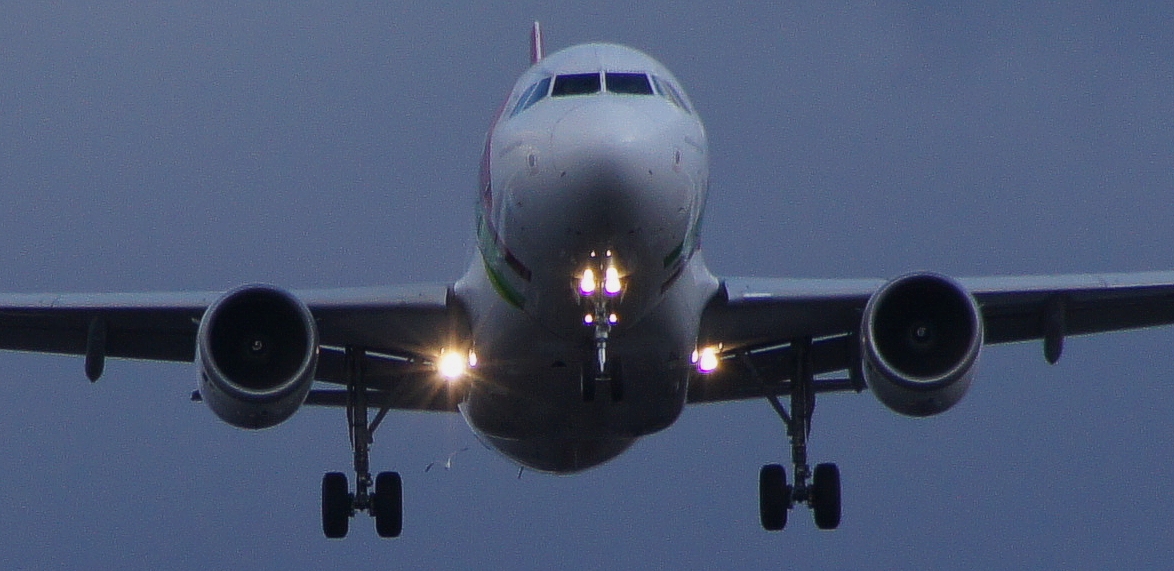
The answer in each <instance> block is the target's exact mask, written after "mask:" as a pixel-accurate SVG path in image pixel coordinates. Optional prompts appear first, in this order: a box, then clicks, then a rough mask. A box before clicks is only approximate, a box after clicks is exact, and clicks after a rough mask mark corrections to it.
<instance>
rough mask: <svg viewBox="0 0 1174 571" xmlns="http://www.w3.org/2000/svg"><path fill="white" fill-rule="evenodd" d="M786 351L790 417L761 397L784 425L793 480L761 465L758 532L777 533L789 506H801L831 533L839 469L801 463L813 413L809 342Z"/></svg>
mask: <svg viewBox="0 0 1174 571" xmlns="http://www.w3.org/2000/svg"><path fill="white" fill-rule="evenodd" d="M791 353H792V355H793V356H794V358H795V368H794V371H793V373H792V375H791V414H788V413H787V409H786V408H785V407H784V406H783V404H782V403H780V402H779V399H778V397H776V396H775V395H768V396H767V397H766V398H767V400H768V401H770V405H771V407H772V408H774V409H775V412H777V413H778V415H779V418H781V419H783V423H784V424H785V425H786V426H787V436H788V437H790V440H791V463H792V464H793V465H794V468H795V480H794V483H793V484H788V483H787V471H786V469H784V468H783V467H782V466H781V465H779V464H767V465H766V466H763V467H762V471H761V472H759V477H758V493H759V497H758V499H759V515H760V517H761V520H762V527H763V528H764V529H766V530H768V531H778V530H781V529H783V528H784V527H786V525H787V512H788V511H789V510H790V509H791V508H792V507H794V505H795V504H807V505H809V506H810V507H811V510H812V512H814V515H815V525H816V527H818V528H820V529H835V528H837V527H839V525H840V470H839V468H838V467H836V465H835V464H820V465H818V466H816V467H815V471H814V472H812V471H811V468H810V466H808V464H807V437H808V436H809V435H810V434H811V415H812V413H813V412H814V411H815V380H814V375H813V374H812V368H811V339H810V338H803V339H798V340H795V341H794V342H792V343H791ZM808 478H810V479H811V482H810V483H809V482H808Z"/></svg>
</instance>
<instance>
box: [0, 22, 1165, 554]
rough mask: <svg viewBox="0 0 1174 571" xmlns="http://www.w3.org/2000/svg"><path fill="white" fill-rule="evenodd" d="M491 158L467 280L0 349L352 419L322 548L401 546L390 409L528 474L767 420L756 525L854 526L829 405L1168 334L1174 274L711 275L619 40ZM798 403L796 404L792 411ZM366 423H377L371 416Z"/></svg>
mask: <svg viewBox="0 0 1174 571" xmlns="http://www.w3.org/2000/svg"><path fill="white" fill-rule="evenodd" d="M530 40H531V44H530V46H531V50H530V56H531V57H530V63H531V65H530V67H529V68H528V69H527V70H526V71H525V72H524V73H523V74H522V75H521V76H520V78H519V79H518V80H517V82H516V83H515V84H514V86H513V88H512V89H511V91H510V93H509V94H508V96H507V97H506V99H505V101H504V103H503V104H502V106H501V108H500V109H499V110H498V112H497V114H496V116H495V118H494V120H493V123H492V126H491V128H490V130H489V133H488V135H487V136H486V141H485V149H484V153H483V156H482V160H481V165H480V184H479V187H478V189H477V195H476V230H475V232H476V237H477V252H476V255H475V256H474V259H473V260H472V263H471V264H470V266H469V268H468V270H467V272H466V273H465V274H464V275H463V276H461V277H460V278H459V279H457V280H456V281H454V282H451V283H441V284H419V285H399V286H387V287H367V288H338V289H325V290H292V291H291V290H286V289H283V288H280V287H277V286H274V285H269V284H245V285H242V286H239V287H236V288H233V289H230V290H228V291H221V292H170V293H167V292H165V293H96V294H0V349H6V350H17V351H35V352H46V353H60V354H70V355H77V356H81V357H83V366H84V372H85V374H86V376H87V377H88V378H89V379H90V380H91V381H97V380H98V379H99V378H100V377H101V376H102V374H103V372H104V370H105V365H106V360H107V359H108V358H115V359H148V360H161V361H176V362H189V363H194V364H195V365H196V369H197V372H198V380H197V388H196V390H195V391H194V392H193V393H192V399H193V400H197V401H201V402H203V403H204V404H206V405H207V406H208V408H209V409H211V410H212V412H213V413H214V414H215V415H216V416H217V417H218V418H220V419H221V420H223V421H224V422H226V423H228V424H230V425H232V426H235V427H239V428H245V429H263V428H269V427H273V426H276V425H278V424H281V423H282V422H284V421H285V420H287V419H289V418H290V417H291V416H292V415H293V414H294V413H295V412H297V411H298V410H299V409H300V407H301V406H303V405H306V406H326V407H335V408H342V409H345V411H346V421H347V426H348V428H349V432H350V446H351V448H352V451H353V456H354V461H353V467H352V471H353V473H354V480H355V481H354V487H353V488H352V487H351V483H350V481H349V478H348V476H347V474H345V473H343V472H330V473H327V474H325V475H324V476H323V479H322V505H321V508H322V509H321V517H322V528H323V533H324V534H325V535H326V536H327V537H329V538H341V537H345V536H346V535H347V533H348V531H349V526H350V519H351V518H353V517H356V516H357V515H358V514H360V513H362V512H366V513H367V514H369V515H370V516H372V517H373V519H374V520H375V527H376V531H377V532H378V534H379V535H380V536H382V537H396V536H399V535H400V534H401V532H402V528H403V484H402V479H401V478H400V476H399V474H398V473H396V472H391V471H385V472H379V473H377V474H372V473H371V466H370V458H369V456H370V454H369V447H370V444H371V443H372V437H373V434H374V433H375V432H376V430H377V429H378V427H379V425H380V423H381V422H382V421H383V419H384V418H385V417H386V415H387V414H389V413H390V412H392V411H398V410H422V411H436V412H441V413H453V414H460V415H462V417H463V418H464V420H465V421H466V422H467V424H468V425H469V427H470V428H471V430H472V431H473V433H474V434H476V436H477V437H478V438H479V439H480V440H481V441H482V442H484V443H485V444H487V445H488V446H490V447H492V448H494V449H496V450H497V451H499V452H500V453H502V454H503V455H505V456H506V457H507V458H509V459H510V460H512V461H513V462H516V463H517V464H519V465H520V466H521V467H524V468H526V469H530V470H535V471H541V472H548V473H556V474H569V473H576V472H581V471H584V470H587V469H590V468H592V467H595V466H598V465H600V464H603V463H605V462H607V461H609V460H611V459H613V458H615V457H617V456H619V455H620V454H622V453H623V452H624V451H625V450H626V449H627V448H629V447H630V446H631V445H632V444H633V443H634V442H635V441H636V440H637V439H639V438H641V437H643V436H647V435H650V434H653V433H656V432H658V431H661V430H664V429H665V428H667V427H669V426H671V425H672V424H673V423H674V422H675V421H676V419H677V418H678V417H679V415H680V414H681V412H682V410H683V409H684V407H685V406H686V405H691V404H700V403H716V402H726V401H740V400H749V399H763V400H766V401H767V402H769V403H770V404H771V406H772V408H773V409H774V410H775V412H776V413H777V414H778V415H779V417H780V418H781V419H782V420H783V421H784V423H785V426H786V436H787V439H788V441H789V444H790V451H791V459H790V464H791V472H790V473H789V474H788V471H787V469H786V468H785V467H784V465H783V464H781V463H772V464H767V465H765V466H763V467H762V468H761V470H760V473H759V517H760V520H761V524H762V526H763V528H764V529H766V530H770V531H777V530H781V529H783V528H784V527H785V526H786V524H787V520H788V515H789V513H790V511H791V510H793V509H797V508H800V507H802V506H807V507H808V508H810V509H811V511H812V513H813V516H814V521H815V524H816V526H817V527H818V528H820V529H835V528H837V527H838V526H839V524H840V520H841V488H840V471H839V469H838V467H837V466H836V464H834V463H819V464H816V465H815V466H812V465H811V462H810V461H809V457H808V445H807V441H808V437H809V435H810V431H811V418H812V414H813V411H814V404H815V400H816V397H817V396H818V395H820V394H824V393H830V392H857V393H859V392H864V391H866V390H867V391H869V392H871V393H872V394H873V395H874V396H876V398H877V399H878V400H879V401H880V402H881V404H882V405H883V406H886V407H887V408H889V409H891V410H893V411H894V412H896V413H899V414H904V415H910V416H929V415H935V414H939V413H942V412H944V411H946V410H948V409H949V408H951V407H952V406H954V405H955V404H957V403H958V402H959V401H960V400H961V399H962V398H963V396H964V395H965V393H966V391H967V388H968V387H969V385H970V383H971V381H972V379H973V377H974V374H975V365H976V363H977V362H978V360H979V357H980V355H981V353H982V351H983V349H984V348H985V347H986V346H987V345H997V344H1004V343H1015V342H1025V341H1038V342H1041V344H1042V348H1043V355H1044V358H1045V359H1046V360H1047V361H1048V362H1051V363H1055V362H1056V361H1058V360H1059V359H1060V357H1061V355H1062V352H1063V347H1064V341H1065V338H1066V337H1068V336H1071V335H1084V334H1092V333H1100V332H1107V331H1114V330H1123V329H1133V328H1141V327H1151V326H1158V325H1165V324H1170V323H1174V272H1150V273H1131V274H1102V275H1052V276H1016V277H978V278H952V277H949V276H945V275H941V274H938V273H934V272H927V271H917V272H911V273H907V274H904V275H901V276H897V277H895V278H892V279H887V280H886V279H833V280H829V279H802V278H745V277H718V276H714V275H713V274H712V273H711V272H710V271H709V270H708V269H707V266H706V262H705V259H704V256H703V253H702V250H701V244H700V238H699V236H700V228H701V224H702V218H703V213H704V210H705V204H706V197H707V192H708V188H709V171H708V165H709V162H708V161H709V151H708V145H707V140H706V134H705V128H704V126H703V124H702V122H701V119H700V117H699V115H698V112H697V110H696V109H695V108H694V107H693V105H692V103H691V101H690V100H689V98H688V97H687V96H686V94H685V91H684V89H683V88H682V86H681V84H680V82H679V81H678V80H677V79H676V77H675V76H673V74H672V73H670V72H669V70H668V69H666V68H665V67H664V66H663V65H661V64H660V63H658V62H657V61H656V60H654V59H653V58H651V57H649V56H648V55H646V54H644V53H642V52H640V51H637V50H634V49H631V48H627V47H622V46H618V45H613V44H584V45H577V46H573V47H570V48H566V49H564V50H561V51H559V52H557V53H553V54H550V55H549V56H548V55H546V54H545V49H544V45H543V40H542V34H541V28H540V27H539V26H538V25H537V24H535V25H534V27H533V28H532V30H531V36H530ZM784 400H785V402H784ZM372 412H374V417H373V418H372V417H371V413H372Z"/></svg>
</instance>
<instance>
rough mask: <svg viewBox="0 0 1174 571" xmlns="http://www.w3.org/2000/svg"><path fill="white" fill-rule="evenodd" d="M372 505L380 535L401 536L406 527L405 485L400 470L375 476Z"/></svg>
mask: <svg viewBox="0 0 1174 571" xmlns="http://www.w3.org/2000/svg"><path fill="white" fill-rule="evenodd" d="M371 507H372V510H373V511H374V512H375V513H374V515H375V531H376V532H377V533H378V534H379V537H399V534H400V532H402V531H403V529H404V485H403V480H401V479H400V477H399V473H398V472H380V473H379V475H378V476H376V477H375V497H374V498H372V506H371Z"/></svg>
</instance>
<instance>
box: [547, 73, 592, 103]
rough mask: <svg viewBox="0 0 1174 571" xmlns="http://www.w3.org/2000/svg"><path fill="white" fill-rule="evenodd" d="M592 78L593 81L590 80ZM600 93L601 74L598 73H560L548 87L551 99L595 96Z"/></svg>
mask: <svg viewBox="0 0 1174 571" xmlns="http://www.w3.org/2000/svg"><path fill="white" fill-rule="evenodd" d="M592 78H594V81H592V80H591V79H592ZM560 89H562V91H560ZM602 92H603V74H602V73H600V72H598V71H596V72H591V73H561V74H559V75H556V76H554V82H553V83H552V84H551V87H550V96H551V97H575V96H578V95H596V94H599V93H602Z"/></svg>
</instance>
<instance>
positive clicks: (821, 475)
mask: <svg viewBox="0 0 1174 571" xmlns="http://www.w3.org/2000/svg"><path fill="white" fill-rule="evenodd" d="M811 510H812V511H813V512H814V514H815V526H816V527H818V528H819V529H836V528H837V527H839V526H840V469H839V468H838V467H836V465H835V464H820V465H818V466H816V467H815V474H814V475H813V476H812V482H811Z"/></svg>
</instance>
